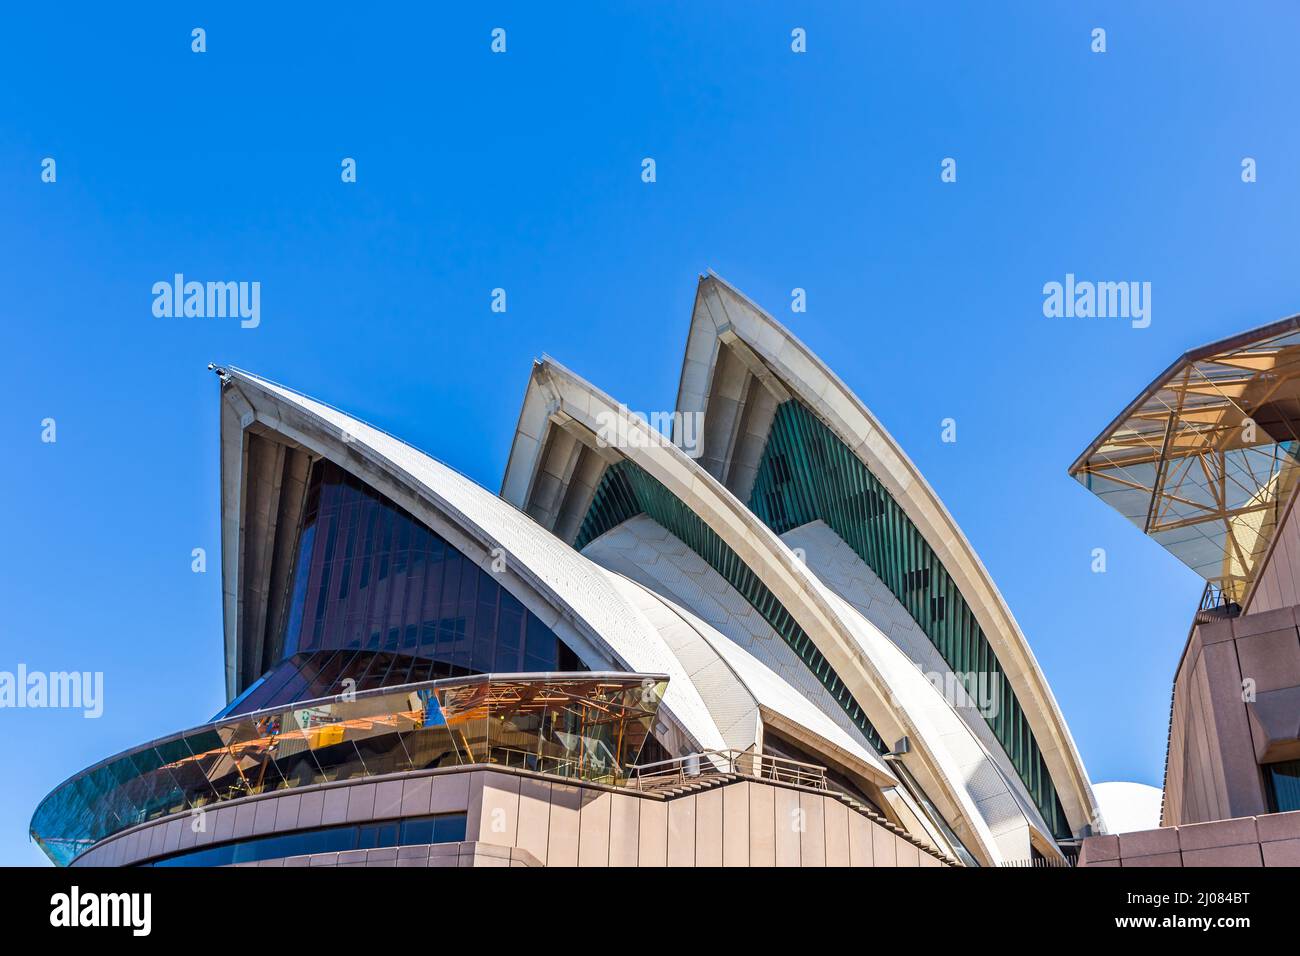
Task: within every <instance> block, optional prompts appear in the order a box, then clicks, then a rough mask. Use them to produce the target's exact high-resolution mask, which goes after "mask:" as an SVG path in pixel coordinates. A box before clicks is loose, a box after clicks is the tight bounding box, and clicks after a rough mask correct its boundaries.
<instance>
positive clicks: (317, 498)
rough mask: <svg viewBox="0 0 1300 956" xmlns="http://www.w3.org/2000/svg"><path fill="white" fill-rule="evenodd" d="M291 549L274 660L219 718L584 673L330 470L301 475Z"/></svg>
mask: <svg viewBox="0 0 1300 956" xmlns="http://www.w3.org/2000/svg"><path fill="white" fill-rule="evenodd" d="M297 547H298V552H297V554H296V556H295V560H294V568H295V571H294V577H293V580H292V582H291V583H290V585H289V593H288V599H289V604H288V609H287V613H286V615H285V622H286V623H285V632H284V634H283V639H282V640H281V641H280V642H279V646H280V647H281V648H283V652H282V653H281V655H280V658H279V660H278V661H273V662H268V666H267V668H266V672H265V673H264V674H262V675H261V676H260V677H259V678H258V683H257V686H256V687H252V688H251V689H250V690H249V691H248V692H247V693H245V694H244V695H243V696H242V698H241V699H239V700H238V701H237V702H236V703H234V704H232V705H231V706H230V707H229V708H227V711H226V712H225V713H229V714H242V713H249V712H251V711H254V710H258V709H260V708H264V707H271V706H275V705H277V704H283V703H291V702H293V701H295V700H306V699H309V698H312V697H324V696H331V695H333V694H337V693H341V692H343V691H346V690H349V689H356V690H363V689H369V688H372V687H381V686H391V685H396V684H403V683H408V682H411V681H420V680H430V679H435V678H438V677H449V676H459V675H464V674H479V673H490V672H493V671H496V672H500V673H507V672H509V673H513V672H518V671H522V670H529V671H557V670H588V669H589V668H588V667H587V666H586V665H585V664H584V663H583V662H582V661H580V660H578V658H577V655H575V654H574V653H573V652H572V651H571V650H570V649H569V648H567V647H564V646H563V644H562V642H561V641H560V640H559V638H557V637H556V636H555V634H554V632H552V631H551V630H550V629H549V628H548V627H546V625H544V624H542V622H541V621H540V620H538V619H537V618H536V617H535V616H534V615H533V614H532V613H530V612H529V611H528V610H527V609H526V608H524V606H523V605H522V604H520V603H519V601H518V600H517V599H516V598H515V597H514V596H513V595H512V594H510V593H509V592H508V591H506V590H505V589H504V588H503V587H502V586H501V583H500V581H499V580H498V579H497V578H496V577H494V576H493V575H492V574H490V573H489V572H486V571H483V570H482V569H480V568H479V567H478V566H476V565H475V564H474V563H473V562H471V561H469V560H467V559H466V558H465V557H464V556H463V555H461V554H460V552H458V551H457V550H456V549H455V548H454V547H452V546H451V545H450V544H448V543H447V542H446V541H444V540H443V539H442V538H440V537H439V536H438V535H436V534H434V533H433V532H432V531H431V530H430V529H428V528H426V527H425V526H424V525H422V524H420V523H419V522H418V521H417V520H416V519H415V518H414V517H412V516H411V515H410V514H408V513H407V512H405V511H403V510H402V509H401V508H398V507H397V506H396V505H395V504H393V503H392V502H391V501H389V500H388V499H387V498H385V497H383V496H382V495H380V494H378V493H377V492H375V491H374V490H373V489H371V488H369V487H367V486H366V485H364V484H362V483H361V482H360V481H358V480H357V479H356V478H355V477H353V476H352V475H350V474H348V473H347V472H345V471H343V469H342V468H340V467H339V466H337V465H335V464H334V463H332V462H329V461H319V462H317V463H316V464H315V465H314V466H313V468H312V474H311V480H310V483H309V486H308V492H307V499H306V504H305V507H304V511H303V521H302V527H301V528H300V530H299V533H298V546H297ZM525 651H526V653H525ZM348 681H352V682H354V683H352V684H349V683H347V682H348Z"/></svg>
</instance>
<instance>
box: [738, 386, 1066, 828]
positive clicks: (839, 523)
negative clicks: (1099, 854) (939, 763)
mask: <svg viewBox="0 0 1300 956" xmlns="http://www.w3.org/2000/svg"><path fill="white" fill-rule="evenodd" d="M749 507H750V510H751V511H753V512H754V514H756V515H758V517H759V518H760V519H762V520H763V522H764V523H765V524H767V526H768V527H770V528H771V529H772V530H773V531H775V532H776V533H777V534H784V533H785V532H787V531H789V530H791V529H793V528H797V527H800V526H801V525H804V524H807V523H808V522H810V521H816V520H818V519H820V520H822V521H824V522H825V523H826V524H827V525H828V526H829V527H830V528H831V529H832V530H833V531H834V532H835V533H836V534H838V535H839V536H840V537H841V538H842V539H843V540H844V541H845V543H846V544H848V545H849V547H851V548H852V549H853V550H854V551H855V552H856V553H857V555H858V556H859V557H860V558H861V559H862V560H863V561H864V562H866V564H867V565H868V566H869V567H870V568H871V569H872V571H874V572H875V573H876V574H877V575H878V576H879V577H880V579H881V580H882V581H884V582H885V584H886V586H888V588H889V589H890V591H892V592H893V594H894V596H895V597H896V598H897V599H898V601H899V602H900V603H901V604H902V605H903V607H905V608H906V609H907V611H908V613H909V614H911V616H912V617H913V619H915V621H916V622H917V624H919V625H920V626H921V629H922V630H923V631H925V633H926V636H927V637H929V639H930V641H931V643H933V644H934V646H935V647H936V648H937V649H938V651H939V653H940V654H941V655H942V656H943V659H944V660H945V661H946V662H947V663H948V666H949V667H951V668H952V670H953V671H954V673H959V674H968V673H973V674H987V675H989V677H990V686H992V687H996V688H997V689H998V693H999V695H1000V697H999V701H998V702H999V704H1000V705H1001V706H999V707H998V708H997V711H996V713H995V714H994V715H993V716H987V715H986V718H985V719H986V720H987V722H988V724H989V727H990V728H992V730H993V733H994V735H995V736H996V737H997V739H998V741H999V742H1000V743H1001V744H1002V747H1003V748H1004V749H1005V750H1006V752H1007V755H1008V756H1009V757H1010V759H1011V763H1012V764H1013V766H1014V767H1015V769H1016V772H1017V774H1018V775H1019V777H1020V779H1021V781H1023V783H1024V785H1025V787H1026V788H1027V789H1028V791H1029V793H1030V795H1031V797H1032V798H1033V800H1034V802H1035V804H1036V805H1037V806H1038V809H1039V811H1040V812H1041V813H1042V815H1043V819H1044V820H1046V821H1047V825H1048V826H1049V827H1050V828H1051V830H1052V832H1053V834H1054V835H1055V836H1057V837H1058V838H1059V837H1068V836H1069V835H1070V828H1069V824H1068V823H1067V822H1066V819H1065V812H1064V811H1063V810H1062V809H1061V805H1060V801H1059V799H1058V798H1057V795H1056V788H1055V786H1054V785H1053V783H1052V780H1051V777H1050V776H1048V773H1047V765H1046V764H1045V763H1044V761H1043V757H1042V754H1041V753H1040V752H1039V749H1038V744H1037V743H1036V742H1035V741H1034V738H1033V735H1032V734H1031V733H1030V730H1029V722H1028V720H1027V719H1026V717H1025V714H1024V711H1023V710H1022V709H1021V706H1020V702H1019V701H1018V700H1017V699H1016V697H1015V694H1014V693H1013V692H1012V690H1011V688H1010V684H1009V682H1008V681H1007V680H1006V677H1005V675H1004V674H1003V672H1002V668H1001V665H1000V664H999V663H998V660H997V658H996V657H995V656H994V654H993V650H992V648H991V647H990V646H989V642H988V639H987V638H986V637H985V635H984V632H983V631H982V630H981V629H980V627H979V625H978V624H977V623H976V621H975V616H974V614H973V613H972V612H971V609H970V607H969V606H968V605H967V603H966V600H965V598H964V597H963V596H962V594H961V592H960V591H959V590H957V587H956V585H955V584H954V583H953V581H952V578H951V577H949V575H948V572H947V570H946V569H945V568H944V566H943V564H942V563H940V561H939V560H938V558H937V557H935V554H934V552H933V551H932V550H931V548H930V545H929V544H928V543H927V542H926V540H925V538H924V537H922V535H921V532H920V531H919V530H918V529H917V527H916V526H915V525H914V524H913V523H912V521H911V519H909V518H908V517H907V515H906V513H905V512H904V511H903V509H902V508H901V507H900V506H899V504H898V503H897V502H896V501H895V500H894V498H893V496H892V495H890V493H889V492H888V491H887V490H886V489H885V487H884V486H883V485H882V484H881V483H880V481H879V480H877V478H876V476H875V475H873V474H872V473H871V472H870V470H868V468H867V466H866V465H864V464H863V463H862V460H861V459H859V458H858V456H857V455H855V454H854V453H853V451H852V450H851V449H850V448H849V447H848V446H847V445H845V444H844V443H843V442H842V441H840V440H839V438H837V437H836V436H835V434H834V433H833V432H832V431H831V430H830V429H829V428H828V427H827V426H826V425H825V424H823V423H822V422H821V420H820V419H818V418H817V417H816V416H815V415H814V414H813V413H812V412H811V411H810V410H809V409H807V408H806V407H805V406H803V405H802V404H800V403H799V402H798V401H796V400H794V399H791V400H788V401H786V402H784V403H782V404H781V405H780V406H778V408H777V411H776V416H775V419H774V420H773V423H772V430H771V432H770V434H769V436H768V440H767V447H766V448H765V449H764V451H763V457H762V460H761V461H760V463H759V468H758V475H757V477H756V479H755V481H754V487H753V491H752V492H751V494H750V500H749Z"/></svg>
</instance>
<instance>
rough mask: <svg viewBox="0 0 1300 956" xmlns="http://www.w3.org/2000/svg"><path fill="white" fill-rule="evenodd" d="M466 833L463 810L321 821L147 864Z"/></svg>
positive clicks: (267, 856) (407, 842) (268, 855)
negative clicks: (312, 827) (318, 826)
mask: <svg viewBox="0 0 1300 956" xmlns="http://www.w3.org/2000/svg"><path fill="white" fill-rule="evenodd" d="M464 839H465V814H463V813H448V814H442V815H440V816H436V817H416V818H412V819H410V820H400V821H399V820H385V821H382V822H378V823H363V824H361V825H359V826H358V825H355V824H353V825H346V826H337V827H325V828H323V829H320V830H303V831H301V832H298V833H281V834H277V835H275V836H265V837H256V838H254V839H251V840H243V841H241V842H238V843H223V844H221V845H220V846H211V847H204V848H203V849H201V850H188V851H186V852H183V853H176V854H174V855H172V856H169V857H167V858H166V859H163V860H156V861H154V862H153V863H150V864H146V865H147V866H230V865H231V864H233V863H257V862H259V861H261V860H279V859H283V858H285V857H290V856H307V855H309V854H312V853H342V852H344V851H345V850H375V849H380V848H382V847H390V846H421V845H423V844H426V843H459V842H461V841H462V840H464Z"/></svg>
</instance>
